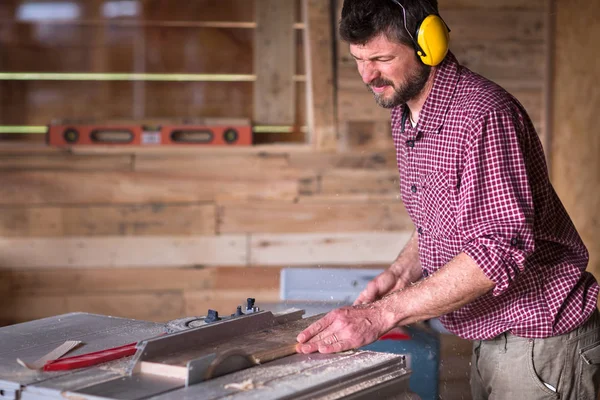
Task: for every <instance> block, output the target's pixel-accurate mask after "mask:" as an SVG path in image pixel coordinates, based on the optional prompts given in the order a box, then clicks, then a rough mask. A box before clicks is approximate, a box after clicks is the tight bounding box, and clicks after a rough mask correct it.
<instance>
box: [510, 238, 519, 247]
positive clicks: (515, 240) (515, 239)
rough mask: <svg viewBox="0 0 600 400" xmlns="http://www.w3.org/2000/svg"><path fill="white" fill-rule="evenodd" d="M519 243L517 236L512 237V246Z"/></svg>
mask: <svg viewBox="0 0 600 400" xmlns="http://www.w3.org/2000/svg"><path fill="white" fill-rule="evenodd" d="M517 244H519V241H518V240H517V238H512V239H510V245H511V246H513V247H515V246H516V245H517Z"/></svg>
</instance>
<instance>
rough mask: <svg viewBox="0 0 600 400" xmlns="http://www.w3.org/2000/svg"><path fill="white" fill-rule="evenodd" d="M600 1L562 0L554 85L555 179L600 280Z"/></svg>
mask: <svg viewBox="0 0 600 400" xmlns="http://www.w3.org/2000/svg"><path fill="white" fill-rule="evenodd" d="M598 15H600V2H598V1H589V0H573V1H567V0H558V1H557V2H556V35H555V41H556V42H555V45H554V46H555V47H554V50H555V56H554V59H555V61H554V71H555V73H554V83H553V90H552V91H553V93H554V102H553V107H552V109H553V111H554V112H553V123H552V125H553V133H552V135H551V137H552V151H551V166H552V169H551V171H552V181H553V183H554V185H555V187H556V191H557V193H558V195H559V196H560V198H561V200H562V202H563V204H564V205H565V207H566V209H567V210H568V212H569V214H570V216H571V218H572V219H573V222H574V223H575V226H576V227H577V229H578V231H579V233H580V235H581V237H582V239H583V241H584V243H585V244H586V245H587V246H588V250H589V252H590V263H589V267H588V269H589V270H590V271H592V272H593V273H594V274H595V276H596V278H598V279H600V241H599V240H598V238H599V237H600V223H598V221H600V157H598V154H600V135H599V134H598V127H599V126H600V113H599V112H598V110H599V109H600V92H599V91H598V82H599V81H600V63H598V55H597V54H596V53H595V52H594V51H589V50H590V49H593V48H595V46H596V38H598V37H600V24H598V22H597V21H598Z"/></svg>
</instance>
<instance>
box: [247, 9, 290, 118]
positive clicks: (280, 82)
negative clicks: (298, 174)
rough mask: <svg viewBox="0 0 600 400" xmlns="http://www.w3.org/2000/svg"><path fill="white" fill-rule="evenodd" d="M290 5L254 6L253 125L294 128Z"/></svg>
mask: <svg viewBox="0 0 600 400" xmlns="http://www.w3.org/2000/svg"><path fill="white" fill-rule="evenodd" d="M294 15H295V7H294V2H293V1H290V0H260V1H257V2H256V3H255V16H256V30H255V47H254V73H255V74H256V83H255V85H254V123H255V124H257V125H294V124H295V123H296V115H295V110H296V106H295V99H296V95H295V89H296V86H295V84H294V81H293V76H294V73H295V68H296V58H295V57H296V36H295V34H294V21H295V18H294Z"/></svg>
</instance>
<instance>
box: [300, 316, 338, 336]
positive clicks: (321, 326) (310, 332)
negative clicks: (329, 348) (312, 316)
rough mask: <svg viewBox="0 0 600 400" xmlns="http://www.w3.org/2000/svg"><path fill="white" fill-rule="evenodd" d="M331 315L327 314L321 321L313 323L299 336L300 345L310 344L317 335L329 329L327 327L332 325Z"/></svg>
mask: <svg viewBox="0 0 600 400" xmlns="http://www.w3.org/2000/svg"><path fill="white" fill-rule="evenodd" d="M329 315H330V314H327V315H325V316H324V317H323V318H321V319H320V320H318V321H316V322H313V323H312V324H311V325H310V326H309V327H308V328H306V329H305V330H303V331H302V332H300V333H299V334H298V336H297V337H296V340H297V341H298V342H300V343H305V342H308V341H309V340H310V339H312V338H313V337H314V336H315V335H317V334H319V333H321V332H322V331H324V330H325V329H327V327H328V326H329V325H331V317H330V316H329Z"/></svg>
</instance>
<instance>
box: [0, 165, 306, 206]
mask: <svg viewBox="0 0 600 400" xmlns="http://www.w3.org/2000/svg"><path fill="white" fill-rule="evenodd" d="M258 179H260V177H258ZM297 192H298V182H297V181H278V180H264V181H260V180H257V181H249V180H240V181H236V180H235V177H233V179H232V180H230V181H216V180H200V179H197V178H194V177H193V176H192V177H189V176H187V177H186V176H180V175H177V174H172V173H168V172H166V173H157V172H147V173H145V172H136V173H131V172H114V173H111V174H104V173H94V172H79V171H77V172H68V173H67V172H46V171H43V172H41V171H32V172H22V171H15V172H0V205H47V204H88V205H91V204H105V203H117V204H118V203H124V204H140V203H166V202H182V203H183V202H201V201H215V200H216V199H220V200H227V199H235V200H251V199H252V200H257V199H272V200H275V199H277V200H285V199H289V200H292V199H294V198H295V196H296V195H297Z"/></svg>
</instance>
